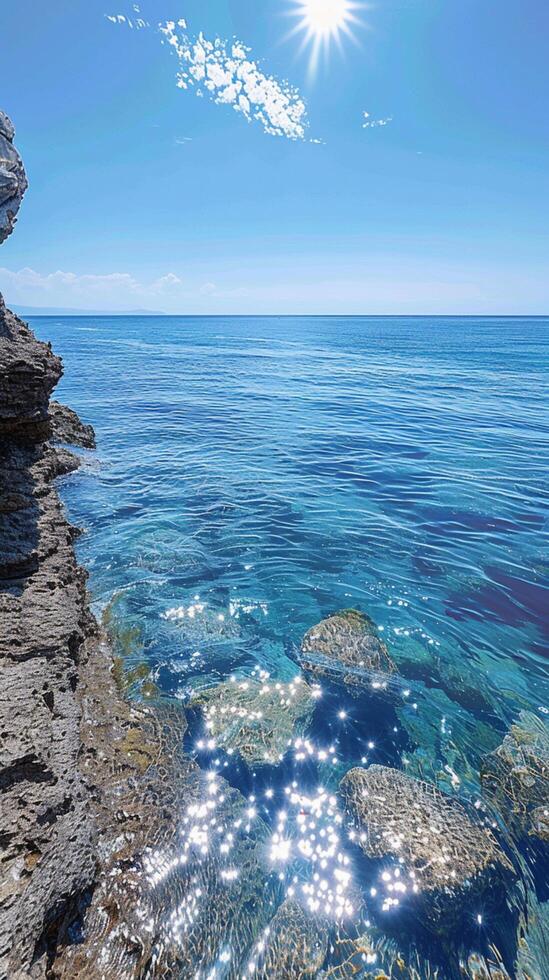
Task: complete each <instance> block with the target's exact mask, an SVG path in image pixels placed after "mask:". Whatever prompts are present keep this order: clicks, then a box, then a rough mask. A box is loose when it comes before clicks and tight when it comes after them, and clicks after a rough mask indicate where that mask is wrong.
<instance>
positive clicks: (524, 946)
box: [515, 895, 549, 980]
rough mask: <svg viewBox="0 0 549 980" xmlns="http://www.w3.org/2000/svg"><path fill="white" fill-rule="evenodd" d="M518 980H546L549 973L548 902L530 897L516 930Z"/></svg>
mask: <svg viewBox="0 0 549 980" xmlns="http://www.w3.org/2000/svg"><path fill="white" fill-rule="evenodd" d="M515 970H516V976H517V978H518V980H546V978H547V974H548V971H549V902H537V901H536V899H535V898H534V897H533V896H532V895H530V896H529V899H528V905H527V910H526V912H525V913H523V915H522V916H521V919H520V923H519V930H518V952H517V959H516V963H515Z"/></svg>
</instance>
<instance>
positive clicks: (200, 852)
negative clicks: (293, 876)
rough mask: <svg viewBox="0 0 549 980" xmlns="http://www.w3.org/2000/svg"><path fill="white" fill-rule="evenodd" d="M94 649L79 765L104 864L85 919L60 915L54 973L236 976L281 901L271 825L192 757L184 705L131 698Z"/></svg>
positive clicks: (124, 978) (94, 977)
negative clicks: (269, 865)
mask: <svg viewBox="0 0 549 980" xmlns="http://www.w3.org/2000/svg"><path fill="white" fill-rule="evenodd" d="M86 654H87V658H86V660H85V662H84V663H83V665H82V668H81V677H80V684H81V697H82V706H83V719H82V729H81V739H82V754H81V760H80V764H81V769H82V772H83V776H84V779H85V780H86V783H87V785H88V786H89V787H90V789H91V790H92V796H91V801H90V804H89V820H90V822H91V823H92V825H93V826H95V827H96V828H97V834H98V848H97V860H98V867H97V871H96V875H95V879H94V887H93V891H90V893H89V894H88V895H87V896H86V897H85V900H83V901H82V903H81V907H80V910H79V916H78V917H76V916H73V918H72V920H71V919H69V918H67V920H66V921H65V922H64V923H63V924H62V930H61V934H60V937H59V941H58V944H57V950H56V956H55V959H54V963H53V967H52V976H54V977H55V978H56V980H100V978H103V977H105V978H107V977H108V978H110V977H116V978H117V980H134V978H137V977H143V976H154V977H155V978H158V980H160V978H166V980H167V978H172V977H190V976H203V975H204V976H207V975H209V972H210V971H211V970H213V969H214V968H215V966H216V963H219V962H223V964H224V971H225V972H224V973H223V976H224V977H226V978H227V980H233V978H234V980H236V978H240V977H241V976H242V973H243V969H244V967H243V964H244V963H246V962H247V961H248V957H249V950H250V948H251V946H252V945H253V943H254V942H255V941H256V939H257V936H258V935H259V933H260V932H261V930H262V929H263V928H264V927H265V926H266V924H267V922H268V920H269V918H270V917H271V915H272V910H273V908H275V907H276V905H277V904H278V902H279V901H280V882H279V881H278V878H277V877H276V876H274V875H272V874H270V872H268V871H267V870H266V869H265V868H264V867H263V864H262V857H263V855H264V854H265V851H266V847H265V838H266V835H267V830H266V827H265V825H264V824H263V823H262V821H261V820H260V819H259V818H257V820H254V821H253V824H254V826H253V831H252V828H251V826H250V821H251V818H250V815H249V803H248V801H247V800H245V799H244V797H243V796H242V795H241V794H240V793H239V792H238V790H235V789H233V788H232V787H230V786H229V785H228V784H227V783H226V782H225V781H224V780H223V779H222V778H221V777H219V775H218V774H214V773H202V772H201V771H200V769H199V768H198V766H197V765H196V764H195V763H194V762H193V761H192V760H190V759H189V758H188V757H186V756H185V755H184V752H183V749H182V744H183V736H184V734H185V730H186V725H187V722H186V718H185V714H184V712H183V711H182V710H181V709H178V708H168V707H167V706H165V705H164V706H160V705H156V706H155V708H154V709H150V708H147V707H144V706H142V705H137V704H135V703H131V702H128V701H126V700H125V699H124V698H123V697H122V696H121V695H120V693H119V691H118V687H117V683H116V679H115V677H114V676H113V672H112V660H111V653H110V648H109V645H108V643H106V642H104V641H101V642H99V644H97V643H96V642H94V643H93V644H90V645H89V647H88V648H87V650H86ZM250 831H252V832H250ZM75 932H77V934H78V941H74V935H75ZM228 937H230V940H229V941H228ZM228 949H230V957H229V959H228V960H225V959H221V960H220V957H223V956H224V955H225V953H226V952H227V950H228ZM202 971H204V972H202Z"/></svg>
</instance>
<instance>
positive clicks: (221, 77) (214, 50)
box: [105, 5, 308, 140]
mask: <svg viewBox="0 0 549 980" xmlns="http://www.w3.org/2000/svg"><path fill="white" fill-rule="evenodd" d="M133 9H134V14H135V15H139V16H127V15H126V14H105V17H106V19H107V20H108V21H109V23H111V24H116V25H122V26H125V27H129V28H131V29H132V30H134V29H137V30H140V29H142V28H145V27H149V26H150V25H149V22H148V21H146V20H144V18H143V17H141V16H140V8H139V7H138V6H137V5H135V6H134V8H133ZM159 30H160V32H161V34H162V36H163V39H162V43H164V44H166V45H168V46H169V47H170V49H171V50H172V51H174V52H175V54H176V56H177V59H178V61H179V70H178V72H177V85H178V86H179V88H181V89H191V88H194V90H195V92H196V94H197V95H201V96H206V97H208V98H210V99H211V100H212V101H213V102H216V103H217V104H219V105H228V106H231V107H232V108H233V109H234V110H235V111H236V112H239V113H240V114H241V115H243V116H244V118H245V119H247V120H248V122H257V123H259V124H260V125H261V126H262V127H263V129H264V131H265V132H266V133H268V134H269V135H271V136H283V137H285V138H286V139H290V140H304V139H305V135H306V130H307V127H308V122H307V111H306V106H305V102H304V100H303V98H302V97H301V95H300V93H299V91H298V89H297V88H295V86H293V85H291V84H290V83H289V82H287V81H280V80H278V79H277V78H275V77H274V75H268V74H266V73H265V72H263V71H262V69H261V68H260V67H259V65H258V63H257V61H254V60H253V59H252V58H251V57H250V55H251V48H249V47H247V45H245V44H244V43H243V42H242V41H238V40H233V41H225V40H223V39H222V38H219V37H216V38H214V39H213V40H209V39H208V38H206V37H205V36H204V34H202V33H200V34H198V35H192V34H191V33H190V32H189V31H188V28H187V22H186V21H185V20H183V19H181V20H178V21H177V22H176V21H173V20H170V21H167V22H166V23H164V24H160V25H159Z"/></svg>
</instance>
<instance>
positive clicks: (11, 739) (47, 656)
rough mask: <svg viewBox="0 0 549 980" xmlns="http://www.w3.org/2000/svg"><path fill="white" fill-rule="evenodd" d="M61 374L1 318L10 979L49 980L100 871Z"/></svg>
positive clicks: (0, 745) (0, 657) (2, 758)
mask: <svg viewBox="0 0 549 980" xmlns="http://www.w3.org/2000/svg"><path fill="white" fill-rule="evenodd" d="M60 374H61V364H60V361H59V359H58V358H56V357H55V356H54V355H53V354H52V352H51V350H50V349H49V347H48V346H47V345H44V344H40V343H39V342H38V341H37V340H36V339H35V338H34V337H33V335H32V334H31V332H30V331H29V330H28V329H27V327H26V326H25V325H24V324H23V323H22V322H21V321H19V320H18V319H17V318H16V317H14V316H13V315H12V314H10V313H9V312H7V311H0V378H1V384H0V671H1V678H0V721H1V725H0V789H1V792H2V806H1V817H0V840H1V843H2V872H3V874H2V881H3V884H2V887H1V891H0V976H2V977H3V976H9V977H10V978H11V977H17V976H21V977H27V976H34V975H37V976H40V975H42V974H41V973H40V970H41V965H40V964H41V963H42V962H43V959H42V958H43V954H44V949H45V946H46V934H47V932H48V929H49V928H50V926H52V925H53V923H55V921H57V920H58V919H59V917H60V916H62V915H63V914H64V912H65V910H66V909H67V907H68V905H70V904H72V903H73V902H74V901H75V899H76V897H77V896H79V895H80V894H82V893H83V892H84V891H85V889H86V888H87V887H88V886H89V885H90V883H91V882H92V880H93V875H94V869H95V857H94V848H95V845H94V830H93V827H92V825H91V824H90V822H89V821H88V820H87V819H86V812H87V792H86V789H85V786H84V784H83V781H82V778H81V776H80V774H79V771H78V765H77V760H78V754H79V751H80V739H79V723H80V707H79V701H78V696H77V687H78V662H79V650H80V647H81V645H82V643H83V641H84V638H85V637H86V636H87V635H88V634H89V633H90V631H92V630H93V628H94V624H93V620H92V619H91V616H90V614H89V612H88V609H87V604H86V586H85V581H86V578H85V574H84V572H83V571H82V570H81V569H80V568H78V565H77V563H76V559H75V555H74V550H73V540H74V537H75V529H74V528H72V527H71V526H70V524H69V523H68V522H67V520H66V518H65V515H64V513H63V510H62V507H61V504H60V502H59V499H58V496H57V493H56V490H55V487H54V483H53V481H54V479H55V477H56V476H58V475H59V474H61V473H67V472H69V471H70V470H71V469H74V468H75V467H76V466H77V465H78V461H77V459H76V457H75V456H73V455H72V454H71V453H69V452H67V451H66V450H61V451H57V450H56V449H55V448H54V447H53V446H52V445H51V444H50V443H49V442H47V441H44V439H45V437H46V436H47V434H48V432H49V421H48V399H49V395H50V392H51V389H52V388H53V386H54V385H55V383H56V382H57V380H58V378H59V377H60ZM33 961H35V962H34V966H33V967H32V970H31V964H32V963H33Z"/></svg>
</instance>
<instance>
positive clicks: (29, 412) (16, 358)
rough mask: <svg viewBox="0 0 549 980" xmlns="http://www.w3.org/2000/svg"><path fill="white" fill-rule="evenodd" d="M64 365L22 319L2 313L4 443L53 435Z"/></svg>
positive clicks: (0, 428) (0, 427)
mask: <svg viewBox="0 0 549 980" xmlns="http://www.w3.org/2000/svg"><path fill="white" fill-rule="evenodd" d="M61 374H62V367H61V361H60V359H59V358H58V357H56V356H55V354H53V353H52V350H51V348H50V346H49V344H42V343H40V341H38V340H37V339H36V337H35V336H34V334H33V333H32V331H31V330H29V328H28V327H27V325H26V324H25V323H23V321H22V320H20V319H19V317H16V316H14V315H13V313H10V312H9V310H5V309H4V310H2V309H0V440H2V439H4V438H15V437H17V438H19V439H21V440H26V441H27V442H38V441H40V440H44V439H46V438H47V436H48V435H49V423H48V403H49V397H50V394H51V392H52V391H53V389H54V387H55V385H56V384H57V382H58V381H59V379H60V377H61Z"/></svg>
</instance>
